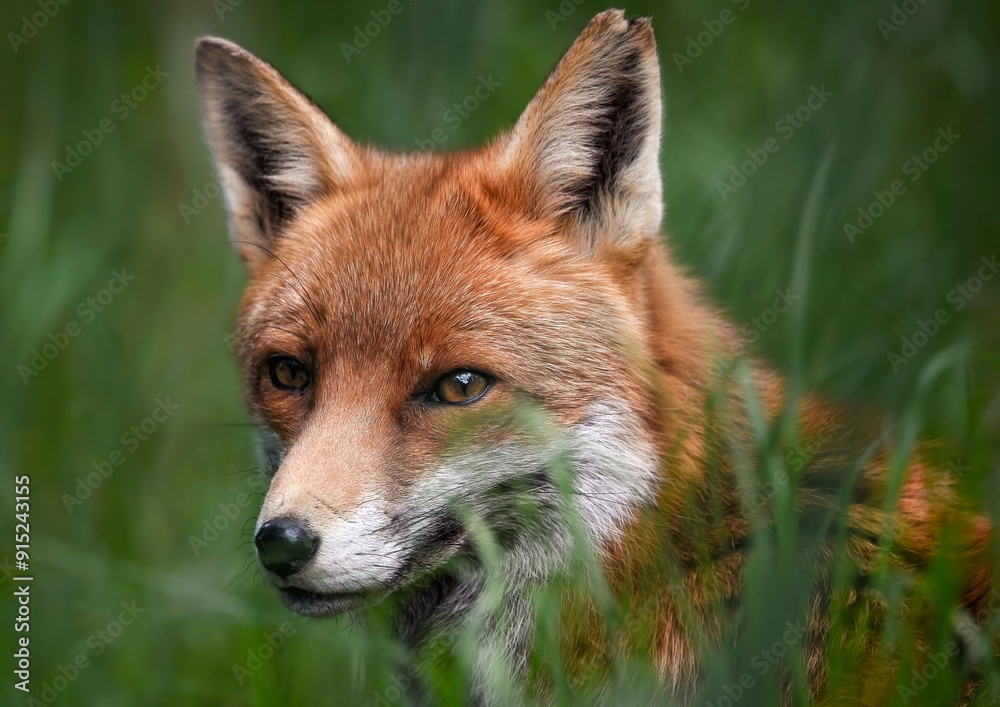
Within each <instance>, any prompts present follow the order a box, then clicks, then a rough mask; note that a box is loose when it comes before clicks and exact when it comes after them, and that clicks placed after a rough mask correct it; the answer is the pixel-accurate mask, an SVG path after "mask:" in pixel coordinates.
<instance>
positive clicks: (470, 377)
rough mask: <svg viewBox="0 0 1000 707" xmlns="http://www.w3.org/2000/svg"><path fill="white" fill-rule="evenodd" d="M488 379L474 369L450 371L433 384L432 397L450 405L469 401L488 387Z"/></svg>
mask: <svg viewBox="0 0 1000 707" xmlns="http://www.w3.org/2000/svg"><path fill="white" fill-rule="evenodd" d="M490 383H491V381H490V379H489V378H487V377H486V376H484V375H482V374H481V373H475V372H474V371H452V372H451V373H449V374H447V375H445V376H442V377H441V379H440V380H439V381H438V382H437V384H436V385H435V386H434V398H435V400H437V401H438V402H442V403H448V404H450V405H460V404H462V403H471V402H472V401H473V400H476V399H477V398H479V397H481V396H482V395H483V393H485V392H486V390H487V389H488V388H489V387H490Z"/></svg>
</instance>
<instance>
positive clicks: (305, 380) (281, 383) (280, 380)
mask: <svg viewBox="0 0 1000 707" xmlns="http://www.w3.org/2000/svg"><path fill="white" fill-rule="evenodd" d="M267 363H268V366H269V367H270V369H271V382H272V383H274V385H275V387H277V388H281V389H282V390H303V389H304V388H305V387H306V386H307V385H309V371H307V370H306V367H305V366H303V365H302V364H301V363H300V362H299V361H296V360H295V359H294V358H290V357H288V356H272V357H271V358H269V359H268V360H267Z"/></svg>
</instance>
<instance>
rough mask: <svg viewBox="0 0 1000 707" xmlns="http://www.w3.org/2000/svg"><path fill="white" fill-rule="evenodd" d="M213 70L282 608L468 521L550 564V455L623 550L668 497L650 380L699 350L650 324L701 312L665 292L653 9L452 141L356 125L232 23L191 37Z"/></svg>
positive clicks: (332, 595)
mask: <svg viewBox="0 0 1000 707" xmlns="http://www.w3.org/2000/svg"><path fill="white" fill-rule="evenodd" d="M197 74H198V83H199V92H200V97H201V102H202V107H203V113H204V119H205V125H206V130H207V134H208V139H209V143H210V145H211V148H212V151H213V153H214V157H215V161H216V163H217V167H218V170H219V172H220V176H221V183H222V185H223V188H224V193H225V199H226V206H227V209H228V214H229V228H230V233H231V238H232V242H233V243H234V245H235V248H236V251H237V253H238V254H239V256H240V258H241V259H242V261H243V262H244V263H245V265H246V268H247V270H248V272H249V277H250V281H249V285H248V287H247V291H246V294H245V296H244V298H243V302H242V305H241V309H240V312H239V322H238V327H237V334H236V340H235V341H236V351H237V357H238V359H239V362H240V365H241V368H242V372H243V379H244V385H245V396H246V401H247V406H248V408H249V411H250V414H251V416H252V418H253V419H254V420H255V422H256V423H257V424H258V426H259V428H260V430H261V439H262V444H263V446H264V449H265V450H266V452H267V458H268V459H269V460H270V464H269V465H268V466H269V467H270V468H269V475H270V476H271V480H270V488H269V491H268V493H267V496H266V499H265V501H264V504H263V508H262V509H261V512H260V518H259V521H258V524H257V528H256V536H255V540H256V547H257V556H258V560H259V563H260V565H261V568H262V571H263V574H264V576H265V577H266V578H267V580H268V581H269V582H270V583H271V584H273V585H274V586H275V587H276V588H277V589H278V591H279V594H280V596H281V598H282V600H283V602H284V603H285V604H286V605H287V606H288V607H290V608H291V609H293V610H295V611H298V612H300V613H303V614H308V615H316V616H324V615H333V614H336V613H339V612H342V611H347V610H352V609H356V608H359V607H361V606H363V605H366V604H370V603H372V602H374V601H377V600H379V599H381V598H383V597H385V596H387V595H388V594H390V593H393V592H395V591H397V590H401V589H404V588H406V587H408V586H411V585H413V584H414V583H416V582H417V581H418V580H420V579H421V578H424V577H427V576H430V575H433V574H434V572H435V571H439V570H441V568H442V567H444V566H445V565H446V564H447V563H448V561H449V559H450V558H453V557H455V556H458V555H462V554H463V553H464V554H469V555H474V554H475V552H476V542H475V541H474V538H473V537H472V535H471V534H470V531H469V527H468V522H467V521H468V519H469V518H470V517H478V518H481V519H483V520H484V522H485V523H486V526H487V527H490V528H492V529H494V530H496V531H497V536H496V537H497V542H498V547H499V549H500V551H501V556H502V558H504V559H503V560H502V561H503V562H505V563H507V564H506V567H507V569H508V571H509V572H510V573H511V574H512V575H514V574H517V573H520V574H522V575H524V574H528V575H537V576H541V575H542V574H544V567H547V566H552V564H553V563H556V564H558V563H559V562H560V558H562V557H563V554H562V553H563V552H564V548H565V544H566V543H567V542H569V540H568V539H569V530H568V529H567V528H566V524H565V522H564V521H563V520H562V519H561V518H562V516H561V514H560V513H558V512H556V511H555V509H556V507H557V506H558V505H559V501H558V499H559V498H560V497H561V493H560V492H559V490H558V488H557V487H558V485H559V484H558V483H557V480H556V479H554V478H553V472H552V471H551V469H552V467H553V463H554V461H556V460H561V461H560V463H562V464H563V465H564V468H566V469H567V470H568V471H567V475H568V479H569V485H570V487H571V491H572V493H571V494H570V495H571V496H572V497H573V498H574V500H575V503H576V506H577V508H578V512H579V518H580V519H581V520H582V521H583V524H584V526H585V527H586V529H587V531H588V533H589V535H590V537H591V540H593V541H594V542H595V543H596V544H597V545H599V546H600V545H602V544H606V543H609V542H613V541H614V538H615V536H616V534H618V533H620V531H621V527H622V525H623V524H624V523H625V522H626V520H627V518H628V516H629V514H630V513H631V512H632V510H633V509H634V508H635V506H637V505H638V504H641V503H643V502H645V501H646V500H648V499H649V498H650V497H651V496H652V495H654V494H655V487H656V484H657V478H658V474H659V467H660V453H661V450H662V439H661V437H662V430H661V425H660V422H659V419H660V407H661V406H662V405H663V404H664V401H663V399H662V397H658V393H657V388H658V383H657V380H659V377H660V376H661V375H662V373H663V371H665V370H666V371H669V370H670V369H671V368H672V367H676V368H683V367H684V364H683V362H681V361H679V360H678V357H681V356H683V355H684V354H683V353H682V352H679V351H677V350H674V349H672V348H671V345H670V342H669V341H667V342H666V343H663V342H662V341H661V339H663V337H661V336H659V334H658V333H657V332H661V331H663V330H667V329H671V328H672V329H673V330H675V331H676V332H678V336H679V337H682V336H683V332H684V331H685V330H686V329H690V327H691V325H690V324H688V323H685V322H684V321H681V320H680V318H679V317H678V318H677V321H668V320H669V319H670V317H671V315H670V314H669V312H668V311H667V310H665V309H663V308H662V307H660V306H659V305H658V304H653V302H654V300H661V299H663V296H664V294H663V293H662V292H660V291H658V290H659V289H662V287H661V286H660V285H655V284H654V283H655V282H660V280H658V279H657V278H654V277H653V275H652V273H651V271H652V270H653V269H656V268H665V267H669V266H667V265H666V264H665V262H664V261H663V259H662V258H661V257H657V256H656V255H655V254H656V253H657V252H658V251H659V250H660V246H659V236H658V234H659V228H660V222H661V218H662V212H663V203H662V193H661V189H662V187H661V179H660V171H659V145H660V122H661V115H660V113H661V102H660V83H659V81H660V80H659V68H658V64H657V58H656V48H655V41H654V37H653V31H652V28H651V25H650V23H649V21H648V20H645V19H639V20H626V19H625V17H624V16H623V14H622V13H621V12H620V11H608V12H604V13H602V14H600V15H598V16H597V17H596V18H595V19H594V20H593V21H592V22H591V23H590V24H589V25H588V26H587V27H586V29H585V30H584V31H583V33H582V34H581V36H580V37H579V38H578V39H577V40H576V42H575V43H574V44H573V45H572V46H571V48H570V49H569V50H568V52H567V53H566V55H565V56H564V57H563V58H562V60H561V61H560V62H559V64H558V65H557V66H556V68H555V69H554V70H553V72H552V73H551V75H550V76H549V77H548V79H546V81H545V82H544V84H543V85H542V87H541V89H540V90H539V91H538V93H537V95H536V96H535V97H534V98H533V99H532V101H531V102H530V103H529V105H528V106H527V108H526V109H525V111H524V113H523V114H522V116H521V117H520V118H519V120H518V121H517V123H516V125H515V126H514V127H513V128H512V129H511V130H510V131H508V132H507V133H505V134H503V135H501V136H499V137H498V138H496V139H495V140H494V141H493V142H492V143H491V144H489V145H487V146H485V147H483V148H480V149H475V150H470V151H464V152H456V153H448V154H434V153H416V154H393V153H389V152H385V151H381V150H378V149H375V148H372V147H368V146H362V145H358V144H356V143H354V142H352V141H351V140H350V139H349V138H348V137H347V136H346V135H345V134H344V133H343V132H342V131H341V130H340V129H339V128H338V127H337V126H336V125H335V124H334V123H333V122H332V121H331V120H330V119H329V118H328V117H327V116H326V115H325V114H324V113H323V112H322V111H321V110H320V109H319V108H318V107H317V106H316V105H315V104H314V103H312V102H311V100H310V99H309V98H308V97H307V96H305V95H304V94H303V93H301V92H300V91H298V90H297V89H296V88H295V87H293V86H292V85H291V83H289V82H288V81H287V80H286V79H285V78H283V77H282V76H281V75H280V74H279V73H278V72H277V71H276V70H275V69H274V68H273V67H271V66H270V65H269V64H267V63H265V62H264V61H262V60H260V59H258V58H257V57H255V56H254V55H252V54H250V53H249V52H247V51H245V50H244V49H242V48H240V47H238V46H236V45H235V44H232V43H231V42H228V41H225V40H222V39H216V38H204V39H201V40H200V41H199V42H198V45H197ZM657 263H660V264H659V265H658V264H657ZM667 297H669V294H668V295H667ZM667 338H668V339H669V337H667ZM525 410H528V411H534V413H532V414H534V418H533V419H535V420H542V421H544V424H534V423H532V424H528V423H526V418H525V416H524V414H523V413H524V411H525ZM513 494H518V495H521V496H527V497H530V498H533V499H534V500H535V501H536V502H537V506H538V508H540V509H541V510H540V511H539V513H536V514H523V513H522V514H519V512H518V511H516V510H515V508H514V506H512V505H511V504H509V503H506V501H508V500H509V496H510V495H513ZM547 509H548V510H547ZM549 511H551V512H549Z"/></svg>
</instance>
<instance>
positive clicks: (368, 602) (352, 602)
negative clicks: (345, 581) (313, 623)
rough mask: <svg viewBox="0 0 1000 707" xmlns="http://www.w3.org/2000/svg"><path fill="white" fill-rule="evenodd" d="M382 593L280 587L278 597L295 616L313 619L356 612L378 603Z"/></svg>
mask: <svg viewBox="0 0 1000 707" xmlns="http://www.w3.org/2000/svg"><path fill="white" fill-rule="evenodd" d="M382 596H383V595H382V593H381V592H377V591H359V592H328V593H324V592H314V591H311V590H309V589H301V588H299V587H280V588H279V589H278V597H279V598H280V599H281V603H282V604H284V605H285V606H286V607H287V608H288V609H290V610H291V611H294V612H295V613H296V614H301V615H302V616H310V617H313V618H327V617H331V616H336V615H338V614H343V613H345V612H348V611H358V610H360V609H365V608H367V607H369V606H372V605H374V604H376V603H378V602H379V601H380V600H381V599H382Z"/></svg>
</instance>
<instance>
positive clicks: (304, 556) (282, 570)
mask: <svg viewBox="0 0 1000 707" xmlns="http://www.w3.org/2000/svg"><path fill="white" fill-rule="evenodd" d="M254 545H255V546H256V548H257V559H258V560H259V561H260V564H261V566H262V567H263V568H264V569H266V570H267V571H268V572H271V573H273V574H276V575H278V576H279V577H280V578H281V579H288V578H289V577H290V576H292V575H293V574H295V573H296V572H298V571H299V570H301V569H302V568H303V567H305V566H306V565H307V564H309V561H310V560H312V558H313V557H314V556H315V555H316V550H317V549H318V548H319V536H318V535H316V534H315V533H313V532H311V531H310V530H309V529H308V527H306V525H305V524H304V523H302V522H301V521H296V520H295V519H293V518H274V519H273V520H269V521H267V522H266V523H264V524H263V525H261V526H260V528H259V529H258V530H257V534H256V536H255V537H254Z"/></svg>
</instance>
